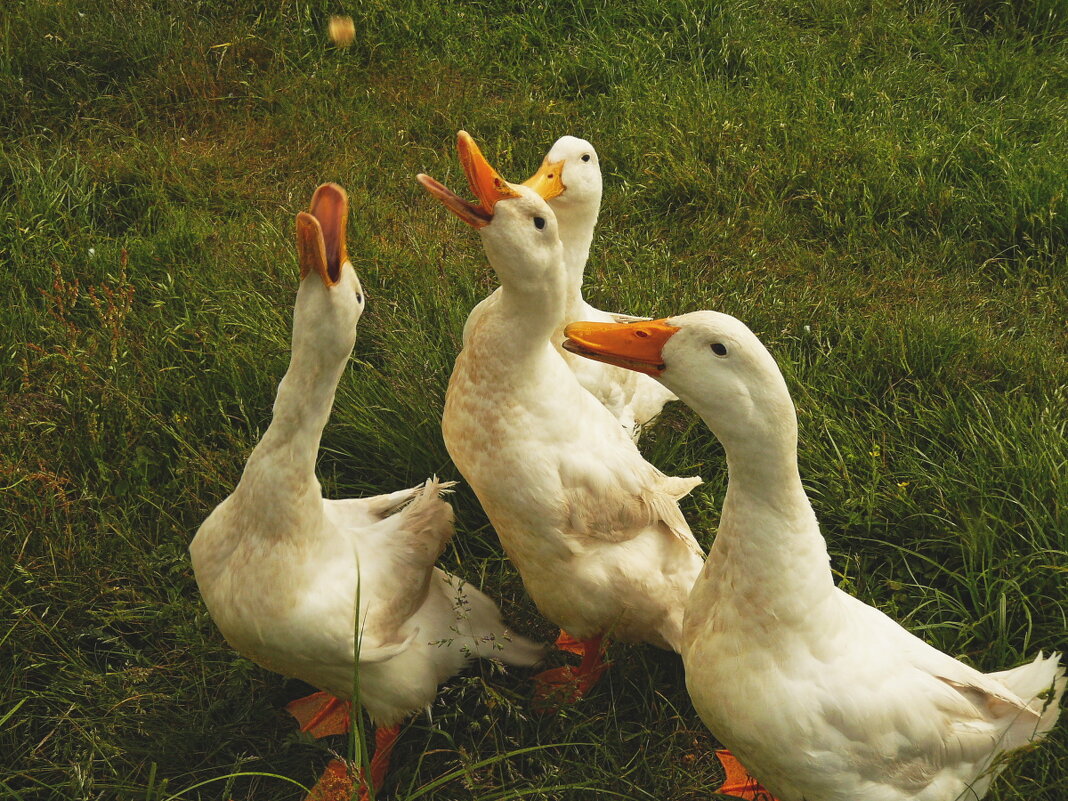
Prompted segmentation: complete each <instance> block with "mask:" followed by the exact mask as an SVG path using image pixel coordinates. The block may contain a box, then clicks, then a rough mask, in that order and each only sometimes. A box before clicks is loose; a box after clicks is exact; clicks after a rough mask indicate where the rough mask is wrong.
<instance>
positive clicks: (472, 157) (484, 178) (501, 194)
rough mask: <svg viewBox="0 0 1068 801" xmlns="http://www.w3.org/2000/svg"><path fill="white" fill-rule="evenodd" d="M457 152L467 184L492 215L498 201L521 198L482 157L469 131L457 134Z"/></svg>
mask: <svg viewBox="0 0 1068 801" xmlns="http://www.w3.org/2000/svg"><path fill="white" fill-rule="evenodd" d="M456 152H457V153H458V154H459V156H460V164H462V165H463V168H464V172H465V173H466V174H467V183H468V184H469V185H470V187H471V191H472V192H474V193H475V197H477V198H478V199H479V201H480V202H481V203H482V208H483V209H485V210H486V211H488V212H489V213H490V214H491V215H492V214H493V206H494V205H495V204H496V203H497V201H498V200H506V199H508V198H511V197H519V193H518V192H516V191H515V190H514V189H512V187H511V186H510V185H509V184H508V182H507V181H506V180H504V179H503V178H502V177H501V176H500V173H498V172H497V171H496V170H495V169H493V167H491V166H490V163H489V162H488V161H486V157H485V156H483V155H482V151H481V150H479V149H478V145H476V144H475V140H474V139H472V138H471V134H469V133H468V132H467V131H460V132H459V133H458V134H456Z"/></svg>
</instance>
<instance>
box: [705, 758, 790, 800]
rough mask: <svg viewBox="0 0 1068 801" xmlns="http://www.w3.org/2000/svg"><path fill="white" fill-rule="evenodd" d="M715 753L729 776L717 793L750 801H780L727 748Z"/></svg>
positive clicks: (717, 789)
mask: <svg viewBox="0 0 1068 801" xmlns="http://www.w3.org/2000/svg"><path fill="white" fill-rule="evenodd" d="M715 753H716V757H717V758H718V759H719V762H720V764H721V765H723V770H724V771H725V772H726V774H727V778H726V779H725V780H724V782H723V784H721V785H720V786H719V787H718V788H716V790H715V792H717V793H722V794H723V795H733V796H735V797H737V798H745V799H748V801H778V799H776V798H775V796H773V795H772V794H771V793H770V792H768V791H767V790H766V789H765V788H764V786H763V785H761V784H760V782H758V781H757V780H756V779H754V778H753V776H752V775H751V774H750V773H749V771H747V770H746V769H745V766H744V765H742V763H741V762H739V761H738V760H737V759H735V758H734V754H732V753H731V752H730V751H728V750H727V749H726V748H721V749H719V750H718V751H716V752H715Z"/></svg>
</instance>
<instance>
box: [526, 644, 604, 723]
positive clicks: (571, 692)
mask: <svg viewBox="0 0 1068 801" xmlns="http://www.w3.org/2000/svg"><path fill="white" fill-rule="evenodd" d="M601 639H602V638H601V637H594V638H592V639H589V640H576V639H575V638H573V637H572V636H571V635H569V634H568V633H567V632H565V631H563V630H561V631H560V636H559V637H558V638H557V640H556V647H557V648H559V649H560V650H562V651H568V652H570V653H577V654H580V655H581V656H582V663H581V664H580V665H579V666H578V667H572V666H570V665H565V666H564V667H558V668H551V669H550V670H544V671H542V672H541V673H538V674H537V675H536V676H534V682H535V689H534V702H533V705H534V708H535V710H537V711H539V712H544V713H552V712H556V711H557V710H559V709H560V707H561V706H563V705H564V704H571V703H574V702H575V701H577V700H578V699H580V698H582V697H583V696H584V695H585V694H586V693H588V692H589V691H590V689H591V688H592V687H593V686H594V685H595V684H596V683H597V682H598V680H599V679H600V678H601V676H603V675H604V672H605V670H607V669H608V663H607V662H604V661H602V659H601V655H602V650H603V648H602V642H601Z"/></svg>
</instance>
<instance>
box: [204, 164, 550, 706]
mask: <svg viewBox="0 0 1068 801" xmlns="http://www.w3.org/2000/svg"><path fill="white" fill-rule="evenodd" d="M346 213H347V200H346V198H345V195H344V190H342V189H341V188H340V187H337V186H336V185H333V184H326V185H324V186H322V187H320V188H319V189H318V190H317V191H316V194H315V197H314V199H313V201H312V213H311V214H301V215H300V216H299V217H298V236H297V239H298V250H299V253H300V261H301V272H302V279H303V280H302V282H301V285H300V289H299V291H298V292H297V301H296V307H295V310H294V320H293V354H292V360H291V362H290V366H289V370H288V371H287V373H286V375H285V377H284V378H283V379H282V381H281V383H280V385H279V387H278V396H277V399H276V401H275V405H274V415H273V419H272V421H271V424H270V426H269V427H268V429H267V431H266V432H265V433H264V436H263V438H262V439H261V441H260V442H259V444H258V445H257V446H256V448H255V449H254V450H253V452H252V454H251V455H250V456H249V459H248V463H247V464H246V466H245V470H244V472H243V474H242V476H241V480H240V482H239V483H238V485H237V488H236V489H235V490H234V492H233V494H232V495H230V497H228V498H227V499H226V500H225V501H223V502H222V503H221V504H219V506H218V507H217V508H216V509H215V510H214V511H213V512H212V513H211V515H210V516H209V517H208V519H207V520H206V521H205V522H204V524H203V525H202V526H201V527H200V530H199V531H198V532H197V535H196V537H195V538H194V540H193V542H192V544H191V545H190V553H191V555H192V560H193V569H194V571H195V573H196V579H197V583H198V585H199V587H200V591H201V594H202V595H203V597H204V601H205V603H206V604H207V606H208V609H209V611H210V612H211V615H212V618H213V619H214V620H215V623H216V625H218V627H219V630H220V631H221V632H222V633H223V636H225V637H226V639H227V641H228V642H229V643H230V644H231V645H232V646H233V647H234V648H235V649H236V650H237V651H239V652H240V653H241V654H243V655H244V656H246V657H248V658H249V659H252V660H253V661H255V662H257V663H258V664H260V665H263V666H264V667H266V668H268V669H270V670H273V671H276V672H278V673H282V674H284V675H286V676H292V677H296V678H300V679H303V680H304V681H307V682H309V683H310V684H313V685H315V686H317V687H319V688H321V689H323V690H325V691H326V692H328V693H331V694H333V695H335V696H337V697H339V698H349V697H351V695H352V688H353V672H354V667H355V665H356V661H357V655H358V662H359V672H360V691H361V701H362V703H363V704H364V706H365V707H366V709H367V711H368V713H369V714H370V716H371V718H372V720H373V721H374V722H375V723H376V724H377V725H380V726H385V727H389V726H393V725H394V724H396V723H398V722H399V721H400V720H401V719H403V718H404V717H405V716H407V715H408V714H410V713H412V712H413V711H416V710H418V709H421V708H423V707H425V706H427V705H428V704H430V703H431V701H433V699H434V696H435V694H436V692H437V686H438V684H439V683H440V682H442V681H444V680H445V679H447V678H448V677H450V676H452V675H454V674H456V673H457V672H458V671H459V670H461V669H462V668H463V666H464V665H465V664H466V663H467V662H468V661H469V660H470V658H472V657H476V656H481V657H492V658H499V659H501V660H502V661H504V662H507V663H509V664H517V665H530V664H534V663H535V662H537V661H538V660H539V659H540V658H541V656H542V655H543V651H544V649H543V648H541V647H540V646H537V645H535V644H534V643H531V642H529V641H528V640H526V639H524V638H522V637H519V636H517V635H516V634H513V633H511V632H510V631H509V630H508V628H507V627H506V626H505V625H504V624H503V623H502V622H501V618H500V613H499V611H498V609H497V606H496V604H494V602H493V601H491V600H490V599H489V598H488V597H487V596H485V595H484V594H483V593H481V592H479V591H478V590H477V589H475V588H474V587H472V586H470V585H468V584H466V583H464V582H463V581H461V580H460V579H458V578H456V577H454V576H450V575H449V574H447V573H445V572H443V571H441V570H439V569H437V568H435V567H434V562H435V560H436V559H437V558H438V556H439V555H440V554H441V552H442V549H443V548H444V547H445V544H446V543H447V542H448V540H449V538H450V537H451V536H452V533H453V527H452V520H453V515H452V508H451V507H450V506H449V504H448V503H446V502H445V501H444V500H442V499H441V495H442V493H443V491H444V490H445V489H447V487H448V486H449V485H448V484H442V483H440V482H438V481H437V480H436V479H430V480H428V481H427V482H426V483H425V484H423V485H421V486H418V487H413V488H411V489H406V490H401V491H399V492H394V493H392V494H389V495H381V496H377V497H373V498H360V499H349V500H327V499H324V498H323V497H322V494H321V489H320V485H319V482H318V480H317V479H316V477H315V460H316V456H317V453H318V447H319V439H320V435H321V433H322V430H323V427H324V426H325V424H326V422H327V419H328V418H329V415H330V410H331V407H332V405H333V400H334V392H335V389H336V387H337V383H338V380H339V379H340V377H341V374H342V372H343V371H344V369H345V365H346V363H347V361H348V357H349V354H350V353H351V351H352V348H353V345H354V343H355V337H356V323H357V321H358V320H359V317H360V315H361V314H362V311H363V306H364V299H363V290H362V288H361V286H360V281H359V279H358V278H357V276H356V273H355V271H354V270H353V267H352V264H351V263H350V262H349V261H348V259H347V256H346V254H345V250H344V231H345V215H346ZM313 272H314V273H315V274H312V273H313ZM357 606H358V608H359V624H358V625H357V623H356V618H355V610H356V609H357ZM357 637H358V638H359V642H358V644H357Z"/></svg>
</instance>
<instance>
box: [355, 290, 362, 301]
mask: <svg viewBox="0 0 1068 801" xmlns="http://www.w3.org/2000/svg"><path fill="white" fill-rule="evenodd" d="M356 302H357V303H363V293H362V292H357V293H356Z"/></svg>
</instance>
